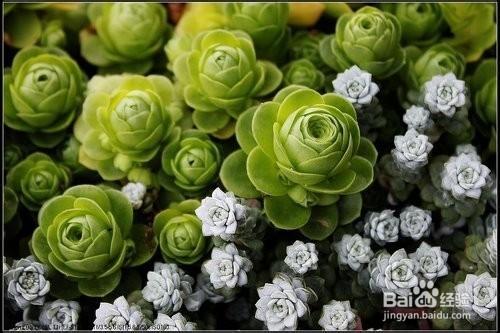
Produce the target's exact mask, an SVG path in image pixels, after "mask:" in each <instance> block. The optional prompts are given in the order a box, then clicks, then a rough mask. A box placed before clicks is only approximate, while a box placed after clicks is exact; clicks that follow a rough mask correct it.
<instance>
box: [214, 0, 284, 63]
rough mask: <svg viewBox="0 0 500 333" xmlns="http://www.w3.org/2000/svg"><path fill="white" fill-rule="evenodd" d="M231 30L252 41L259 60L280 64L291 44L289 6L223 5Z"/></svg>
mask: <svg viewBox="0 0 500 333" xmlns="http://www.w3.org/2000/svg"><path fill="white" fill-rule="evenodd" d="M222 6H223V7H222V11H223V13H224V14H225V15H226V17H227V23H226V25H227V27H228V28H230V29H234V30H242V31H244V32H246V33H248V34H249V35H250V37H252V40H253V43H254V45H255V51H256V53H257V56H258V57H259V58H264V59H269V60H273V61H279V60H281V59H283V56H284V52H283V50H284V49H286V48H287V46H288V42H289V40H290V35H291V34H290V28H288V27H287V19H288V13H289V8H288V7H289V4H287V3H230V4H229V3H228V4H223V5H222Z"/></svg>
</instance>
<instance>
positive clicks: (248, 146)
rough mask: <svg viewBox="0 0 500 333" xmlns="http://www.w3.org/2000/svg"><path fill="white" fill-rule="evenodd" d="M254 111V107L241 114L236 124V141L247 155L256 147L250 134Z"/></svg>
mask: <svg viewBox="0 0 500 333" xmlns="http://www.w3.org/2000/svg"><path fill="white" fill-rule="evenodd" d="M256 110H257V107H256V106H254V107H251V108H249V109H248V110H246V111H245V112H243V113H242V114H241V116H240V117H239V118H238V121H237V122H236V141H238V144H239V145H240V147H241V149H243V151H244V152H245V154H247V155H248V154H250V152H251V151H252V149H253V148H255V146H257V142H256V141H255V138H254V137H253V133H252V120H253V117H254V114H255V111H256Z"/></svg>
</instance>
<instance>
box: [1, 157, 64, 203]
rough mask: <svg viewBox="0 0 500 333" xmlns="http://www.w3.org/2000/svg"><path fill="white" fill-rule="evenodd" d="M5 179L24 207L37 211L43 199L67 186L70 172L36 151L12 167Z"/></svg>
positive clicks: (53, 195)
mask: <svg viewBox="0 0 500 333" xmlns="http://www.w3.org/2000/svg"><path fill="white" fill-rule="evenodd" d="M6 181H7V186H9V187H10V188H11V189H13V190H14V191H15V192H16V194H17V196H18V197H19V200H20V201H21V203H22V204H23V205H24V206H25V207H26V208H28V209H29V210H32V211H37V210H38V209H40V207H41V206H42V204H43V203H44V202H45V201H47V200H49V199H51V198H52V197H55V196H57V195H60V194H61V193H62V192H64V190H66V188H68V187H69V184H70V181H71V173H70V171H69V170H68V168H66V167H65V166H64V165H62V164H60V163H56V162H54V161H53V160H52V158H51V157H50V156H48V155H45V154H43V153H38V152H36V153H33V154H31V155H29V156H28V157H26V159H24V160H23V161H21V162H20V163H18V164H17V165H16V166H15V167H13V168H12V169H11V170H10V171H9V173H8V174H7V178H6Z"/></svg>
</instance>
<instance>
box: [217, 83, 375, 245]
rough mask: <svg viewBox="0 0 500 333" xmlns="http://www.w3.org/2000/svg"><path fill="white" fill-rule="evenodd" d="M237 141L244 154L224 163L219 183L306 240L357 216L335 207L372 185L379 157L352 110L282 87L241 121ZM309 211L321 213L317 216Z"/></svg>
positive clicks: (339, 100)
mask: <svg viewBox="0 0 500 333" xmlns="http://www.w3.org/2000/svg"><path fill="white" fill-rule="evenodd" d="M237 139H238V142H239V143H240V145H241V147H242V148H243V151H236V152H233V153H232V154H231V155H230V156H229V157H228V158H227V159H226V160H225V161H224V163H223V166H222V169H221V179H222V182H223V183H224V185H225V186H226V188H228V189H229V190H231V191H233V192H234V193H235V194H237V195H239V196H242V197H252V196H257V195H258V193H263V194H265V195H266V196H265V198H264V209H265V211H266V214H267V216H268V218H269V220H270V221H271V222H272V223H273V224H274V225H275V226H276V227H278V228H280V229H286V230H289V229H299V228H302V227H304V226H305V227H304V228H302V229H301V231H302V232H303V233H304V234H305V235H306V236H308V237H310V238H313V239H324V238H326V237H328V235H330V234H331V233H332V232H333V231H334V230H335V227H336V225H337V223H341V224H344V223H349V222H351V221H352V220H353V219H355V218H356V217H357V216H359V211H357V210H355V209H354V210H351V211H343V210H342V209H340V212H339V207H342V206H343V204H342V200H343V199H344V200H347V201H351V202H354V201H356V200H359V199H360V198H359V197H358V198H356V196H357V193H359V192H360V191H362V190H363V189H365V188H366V187H367V186H368V185H369V184H370V183H371V181H372V178H373V164H374V162H375V160H376V157H377V153H376V151H375V149H374V147H373V145H372V144H371V143H370V142H369V141H368V140H366V139H364V138H360V135H359V128H358V126H357V122H356V111H355V110H354V108H353V106H352V105H351V104H350V103H349V102H348V101H347V100H346V99H344V98H343V97H341V96H339V95H336V94H325V95H320V94H318V93H317V92H315V91H314V90H311V89H309V88H306V87H302V86H295V85H294V86H288V87H286V88H284V89H282V90H281V91H280V92H279V93H278V94H277V95H276V96H275V97H274V99H273V100H272V101H270V102H265V103H262V104H261V105H260V106H259V107H257V108H250V109H249V110H247V111H246V112H245V113H244V114H243V115H242V116H241V118H240V120H239V122H238V124H237ZM246 154H248V156H247V155H246ZM263 170H265V171H266V172H262V171H263ZM245 175H248V176H245ZM254 193H256V194H257V195H256V194H254ZM341 196H342V197H341ZM339 200H340V201H339ZM313 206H322V207H318V208H317V209H316V212H315V210H314V209H313V208H312V207H313ZM349 206H350V207H356V204H353V205H349ZM326 211H329V212H328V213H327V212H326ZM344 213H345V214H346V215H344V216H342V214H344ZM357 214H358V215H357ZM311 216H312V221H311V222H310V224H307V223H308V222H309V220H310V218H311ZM319 216H322V217H325V219H326V220H322V221H323V223H322V224H321V225H319V223H316V222H315V220H316V219H317V218H319ZM325 222H326V223H325Z"/></svg>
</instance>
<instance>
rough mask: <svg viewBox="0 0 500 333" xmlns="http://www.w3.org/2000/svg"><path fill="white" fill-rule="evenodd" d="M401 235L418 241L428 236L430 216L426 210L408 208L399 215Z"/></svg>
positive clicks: (430, 222)
mask: <svg viewBox="0 0 500 333" xmlns="http://www.w3.org/2000/svg"><path fill="white" fill-rule="evenodd" d="M399 220H400V222H401V223H400V225H399V227H400V229H401V235H403V236H406V237H411V238H412V239H413V240H419V239H420V238H422V237H427V236H429V234H430V232H431V224H432V215H431V212H430V211H428V210H423V209H421V208H418V207H415V206H408V207H406V208H405V209H403V211H402V212H401V214H400V215H399Z"/></svg>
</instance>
